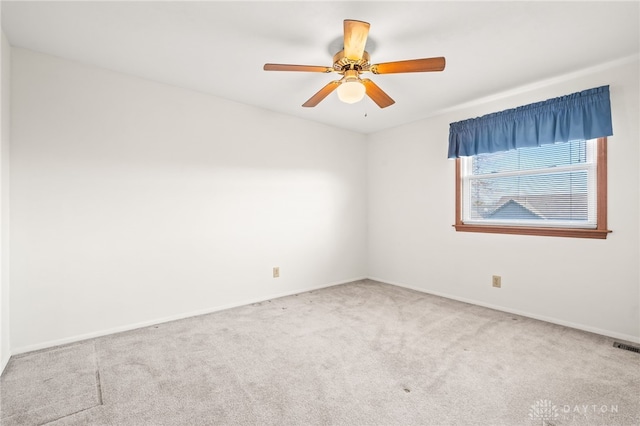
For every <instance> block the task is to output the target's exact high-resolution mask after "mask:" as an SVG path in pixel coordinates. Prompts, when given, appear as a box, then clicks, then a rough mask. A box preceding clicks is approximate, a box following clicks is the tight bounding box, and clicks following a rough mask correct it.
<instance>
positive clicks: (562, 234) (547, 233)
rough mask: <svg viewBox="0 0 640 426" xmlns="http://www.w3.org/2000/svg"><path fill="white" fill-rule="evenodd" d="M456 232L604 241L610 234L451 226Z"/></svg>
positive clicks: (600, 230)
mask: <svg viewBox="0 0 640 426" xmlns="http://www.w3.org/2000/svg"><path fill="white" fill-rule="evenodd" d="M453 226H454V227H455V228H456V231H458V232H483V233H488V234H514V235H538V236H545V237H569V238H595V239H601V240H604V239H606V238H607V235H608V234H609V233H611V231H610V230H608V229H579V228H534V227H526V226H488V225H465V224H458V225H453Z"/></svg>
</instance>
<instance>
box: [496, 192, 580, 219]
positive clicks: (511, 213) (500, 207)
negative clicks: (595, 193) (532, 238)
mask: <svg viewBox="0 0 640 426" xmlns="http://www.w3.org/2000/svg"><path fill="white" fill-rule="evenodd" d="M587 215H588V209H587V194H546V195H526V196H503V197H501V198H500V199H499V200H498V202H497V203H496V206H495V208H494V209H492V210H490V211H489V212H488V213H487V214H486V215H485V218H486V219H546V220H586V219H587Z"/></svg>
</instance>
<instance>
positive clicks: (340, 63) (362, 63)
mask: <svg viewBox="0 0 640 426" xmlns="http://www.w3.org/2000/svg"><path fill="white" fill-rule="evenodd" d="M369 65H370V64H369V53H368V52H367V51H364V52H362V58H360V59H358V60H353V59H349V58H347V57H346V56H345V55H344V50H341V51H339V52H338V53H336V54H335V55H333V69H334V70H336V71H337V72H339V73H341V74H342V73H343V72H345V71H347V70H357V71H359V72H361V71H367V70H368V69H369Z"/></svg>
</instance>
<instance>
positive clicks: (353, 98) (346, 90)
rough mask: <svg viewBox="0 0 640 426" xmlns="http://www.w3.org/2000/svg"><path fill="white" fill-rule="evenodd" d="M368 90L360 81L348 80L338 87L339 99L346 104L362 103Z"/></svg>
mask: <svg viewBox="0 0 640 426" xmlns="http://www.w3.org/2000/svg"><path fill="white" fill-rule="evenodd" d="M366 91H367V89H366V87H364V84H362V81H360V79H354V80H346V81H344V82H342V83H341V84H340V86H338V99H340V100H341V101H342V102H344V103H346V104H355V103H356V102H360V101H361V100H362V98H364V95H365V93H366Z"/></svg>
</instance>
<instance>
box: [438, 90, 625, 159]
mask: <svg viewBox="0 0 640 426" xmlns="http://www.w3.org/2000/svg"><path fill="white" fill-rule="evenodd" d="M612 134H613V130H612V125H611V101H610V99H609V86H602V87H596V88H594V89H589V90H583V91H582V92H577V93H573V94H571V95H566V96H561V97H559V98H553V99H548V100H546V101H542V102H537V103H534V104H530V105H525V106H521V107H518V108H514V109H508V110H505V111H501V112H496V113H493V114H487V115H484V116H482V117H478V118H471V119H468V120H463V121H458V122H456V123H451V124H450V127H449V158H457V157H465V156H469V155H476V154H483V153H488V152H499V151H508V150H511V149H517V148H523V147H533V146H540V145H544V144H549V143H555V142H568V141H572V140H579V139H595V138H600V137H605V136H611V135H612Z"/></svg>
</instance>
